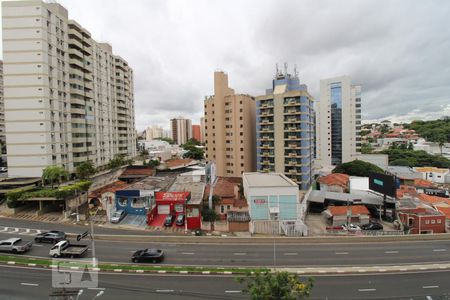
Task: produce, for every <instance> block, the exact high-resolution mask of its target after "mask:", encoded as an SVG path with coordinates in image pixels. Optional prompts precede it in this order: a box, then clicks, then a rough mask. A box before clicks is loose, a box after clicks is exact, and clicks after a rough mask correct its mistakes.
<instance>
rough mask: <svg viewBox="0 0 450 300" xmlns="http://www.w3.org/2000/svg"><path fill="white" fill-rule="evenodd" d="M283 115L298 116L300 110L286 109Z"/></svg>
mask: <svg viewBox="0 0 450 300" xmlns="http://www.w3.org/2000/svg"><path fill="white" fill-rule="evenodd" d="M284 114H285V115H293V114H300V110H298V109H287V110H285V111H284Z"/></svg>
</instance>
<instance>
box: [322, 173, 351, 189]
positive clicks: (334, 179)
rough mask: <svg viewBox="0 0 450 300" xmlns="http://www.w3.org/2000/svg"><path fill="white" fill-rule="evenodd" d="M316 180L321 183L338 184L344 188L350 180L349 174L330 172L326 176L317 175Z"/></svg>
mask: <svg viewBox="0 0 450 300" xmlns="http://www.w3.org/2000/svg"><path fill="white" fill-rule="evenodd" d="M318 181H319V182H320V183H323V184H327V185H338V186H341V187H343V188H346V187H347V186H348V183H349V181H350V176H348V175H347V174H341V173H332V174H330V175H327V176H323V177H319V179H318Z"/></svg>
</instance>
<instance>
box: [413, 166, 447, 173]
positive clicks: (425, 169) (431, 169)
mask: <svg viewBox="0 0 450 300" xmlns="http://www.w3.org/2000/svg"><path fill="white" fill-rule="evenodd" d="M415 169H416V171H417V172H435V173H447V172H449V169H443V168H436V167H417V168H415Z"/></svg>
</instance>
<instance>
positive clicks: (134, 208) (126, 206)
mask: <svg viewBox="0 0 450 300" xmlns="http://www.w3.org/2000/svg"><path fill="white" fill-rule="evenodd" d="M152 205H154V196H153V192H149V191H141V190H121V191H117V192H116V209H117V210H124V211H125V212H126V213H127V214H130V215H147V211H148V209H149V208H151V207H152Z"/></svg>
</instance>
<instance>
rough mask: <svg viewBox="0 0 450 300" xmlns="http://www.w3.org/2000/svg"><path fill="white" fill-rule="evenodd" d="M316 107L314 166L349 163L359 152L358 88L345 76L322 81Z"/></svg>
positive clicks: (359, 98)
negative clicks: (315, 162)
mask: <svg viewBox="0 0 450 300" xmlns="http://www.w3.org/2000/svg"><path fill="white" fill-rule="evenodd" d="M316 103H317V104H316V110H317V115H316V132H317V136H316V157H317V164H318V165H319V166H321V167H326V166H331V165H338V164H341V163H345V162H349V161H352V160H353V159H354V157H355V156H357V155H358V154H360V152H361V86H360V85H352V84H351V79H350V77H349V76H341V77H335V78H329V79H323V80H321V81H320V100H319V101H317V102H316Z"/></svg>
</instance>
